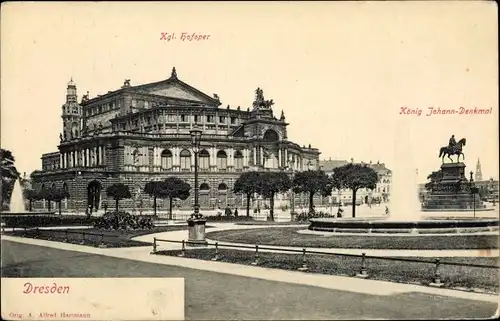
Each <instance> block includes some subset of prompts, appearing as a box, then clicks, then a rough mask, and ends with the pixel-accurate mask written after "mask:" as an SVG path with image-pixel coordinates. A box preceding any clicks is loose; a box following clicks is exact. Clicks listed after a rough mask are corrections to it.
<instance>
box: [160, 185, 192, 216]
mask: <svg viewBox="0 0 500 321" xmlns="http://www.w3.org/2000/svg"><path fill="white" fill-rule="evenodd" d="M190 190H191V186H190V185H189V184H188V183H186V182H185V181H183V180H182V179H180V178H178V177H175V176H172V177H168V178H167V179H166V180H165V181H164V182H163V184H162V188H161V195H162V198H168V199H169V214H168V215H169V220H171V219H172V203H173V200H174V199H180V200H186V199H187V198H188V197H189V191H190Z"/></svg>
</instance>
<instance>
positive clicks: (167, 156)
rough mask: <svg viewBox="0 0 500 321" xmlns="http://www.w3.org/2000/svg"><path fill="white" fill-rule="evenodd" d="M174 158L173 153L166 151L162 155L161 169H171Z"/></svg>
mask: <svg viewBox="0 0 500 321" xmlns="http://www.w3.org/2000/svg"><path fill="white" fill-rule="evenodd" d="M172 162H173V156H172V152H171V151H170V150H168V149H165V150H164V151H163V152H162V153H161V168H162V169H171V168H172V165H173V163H172Z"/></svg>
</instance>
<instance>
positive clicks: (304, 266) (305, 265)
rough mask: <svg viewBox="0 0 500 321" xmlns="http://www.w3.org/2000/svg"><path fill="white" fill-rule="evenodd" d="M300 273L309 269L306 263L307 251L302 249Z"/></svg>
mask: <svg viewBox="0 0 500 321" xmlns="http://www.w3.org/2000/svg"><path fill="white" fill-rule="evenodd" d="M298 270H299V271H303V272H305V271H307V270H309V268H308V267H307V262H306V249H305V248H304V249H302V266H301V267H299V268H298Z"/></svg>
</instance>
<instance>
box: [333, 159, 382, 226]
mask: <svg viewBox="0 0 500 321" xmlns="http://www.w3.org/2000/svg"><path fill="white" fill-rule="evenodd" d="M333 180H334V181H336V180H337V181H342V182H343V186H344V187H345V188H348V189H350V190H352V217H356V192H357V191H358V190H359V189H360V188H369V189H374V188H375V187H376V186H377V182H378V174H377V172H375V170H374V169H373V168H370V167H368V166H367V165H361V164H352V163H349V164H347V165H344V166H341V167H337V168H334V170H333Z"/></svg>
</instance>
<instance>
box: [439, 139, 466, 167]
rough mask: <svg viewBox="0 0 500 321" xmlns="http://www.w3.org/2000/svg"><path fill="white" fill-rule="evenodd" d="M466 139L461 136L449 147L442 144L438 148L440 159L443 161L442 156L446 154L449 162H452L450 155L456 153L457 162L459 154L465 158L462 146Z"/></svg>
mask: <svg viewBox="0 0 500 321" xmlns="http://www.w3.org/2000/svg"><path fill="white" fill-rule="evenodd" d="M465 143H466V139H465V138H462V139H461V140H459V141H458V142H457V143H456V144H455V146H453V147H451V148H450V147H449V146H443V147H441V149H439V157H441V161H442V162H443V163H444V157H445V156H448V158H449V159H450V161H451V162H453V159H451V157H450V156H451V155H457V163H458V162H459V161H460V155H462V158H463V159H464V160H465V156H464V153H463V152H462V147H463V146H465Z"/></svg>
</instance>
